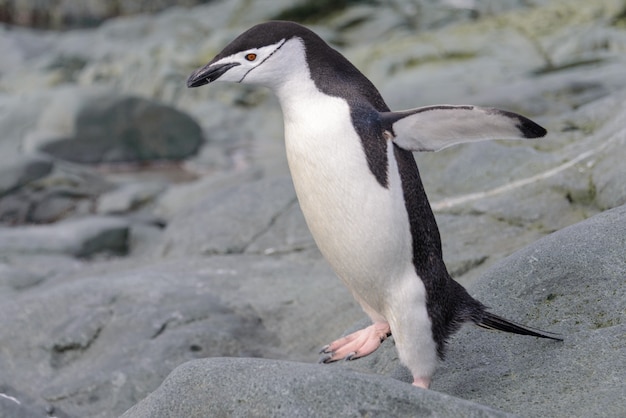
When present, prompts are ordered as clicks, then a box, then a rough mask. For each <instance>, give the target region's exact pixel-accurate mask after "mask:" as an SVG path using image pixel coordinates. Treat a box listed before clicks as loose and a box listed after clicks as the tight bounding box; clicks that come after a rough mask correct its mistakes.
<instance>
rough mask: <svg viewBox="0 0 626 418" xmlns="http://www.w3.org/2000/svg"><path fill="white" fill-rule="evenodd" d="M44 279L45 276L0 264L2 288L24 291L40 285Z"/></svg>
mask: <svg viewBox="0 0 626 418" xmlns="http://www.w3.org/2000/svg"><path fill="white" fill-rule="evenodd" d="M44 279H45V276H44V275H43V274H38V273H34V272H31V271H28V270H25V269H21V268H16V267H13V266H9V265H7V264H2V263H0V287H5V288H7V287H8V288H9V289H11V290H23V289H26V288H29V287H31V286H36V285H38V284H40V283H41V282H43V281H44Z"/></svg>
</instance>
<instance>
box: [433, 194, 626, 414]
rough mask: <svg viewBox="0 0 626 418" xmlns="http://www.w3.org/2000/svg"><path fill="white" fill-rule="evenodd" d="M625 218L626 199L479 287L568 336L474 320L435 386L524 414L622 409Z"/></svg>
mask: <svg viewBox="0 0 626 418" xmlns="http://www.w3.org/2000/svg"><path fill="white" fill-rule="evenodd" d="M624 219H626V206H621V207H619V208H616V209H613V210H610V211H607V212H604V213H601V214H599V215H596V216H594V217H593V218H590V219H589V220H587V221H584V222H581V223H579V224H576V225H573V226H571V227H568V228H565V229H563V230H561V231H558V232H556V233H554V234H551V235H549V236H547V237H545V238H542V239H541V240H539V241H537V242H535V243H533V244H532V245H530V246H528V247H526V248H524V249H523V250H520V251H518V252H516V253H515V254H514V255H512V256H511V257H509V258H507V259H505V260H503V261H502V262H500V263H498V264H497V265H496V266H494V267H493V268H492V269H490V270H489V272H488V273H487V274H486V275H485V276H484V277H483V278H482V279H481V280H480V281H478V282H477V283H476V285H475V286H474V287H472V288H471V291H472V294H473V295H474V296H476V297H477V298H478V299H479V300H481V301H482V302H484V303H485V304H487V305H488V306H491V307H492V310H493V311H494V312H497V313H500V314H502V315H504V316H506V317H508V318H510V319H514V320H517V321H519V322H522V323H526V324H528V325H532V326H535V327H538V328H542V329H547V330H551V331H556V332H559V333H561V334H562V336H563V337H564V338H565V342H564V343H554V342H550V341H544V340H537V339H534V338H527V337H517V336H509V335H502V334H493V333H490V332H484V331H479V330H478V329H475V328H470V327H466V328H465V329H464V330H463V331H462V332H460V333H459V334H458V336H457V337H456V338H455V339H454V340H453V341H452V344H450V351H449V356H448V360H447V361H446V362H445V363H444V365H443V367H442V368H441V369H440V371H439V372H438V373H437V375H436V376H435V381H434V384H433V388H434V389H435V390H440V391H443V392H445V393H449V394H451V395H455V396H459V397H461V398H465V399H471V400H473V401H476V402H480V403H484V404H487V405H491V406H493V407H495V408H501V409H503V410H507V411H511V412H515V413H518V414H523V415H524V416H536V417H539V416H559V415H563V414H565V411H567V413H566V414H567V415H570V416H579V417H588V416H599V415H602V416H615V417H617V416H623V415H624V413H626V400H625V399H626V398H624V396H623V395H624V386H623V381H622V380H623V379H622V376H624V374H625V373H626V348H625V347H624V344H623V339H624V335H626V324H624V306H626V284H625V283H626V282H625V281H624V277H626V238H625V237H626V223H625V222H624ZM478 382H480V383H478ZM583 382H584V384H583ZM529 399H532V402H529Z"/></svg>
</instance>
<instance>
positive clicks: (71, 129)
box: [25, 88, 204, 163]
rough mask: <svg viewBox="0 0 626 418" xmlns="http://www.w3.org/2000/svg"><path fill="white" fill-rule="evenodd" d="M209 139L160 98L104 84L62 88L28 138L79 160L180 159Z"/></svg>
mask: <svg viewBox="0 0 626 418" xmlns="http://www.w3.org/2000/svg"><path fill="white" fill-rule="evenodd" d="M203 142H204V139H203V135H202V128H200V126H199V125H198V124H197V123H196V122H195V121H194V120H193V119H192V118H191V117H190V116H188V115H187V114H185V113H183V112H181V111H179V110H177V109H175V108H173V107H171V106H168V105H165V104H162V103H159V102H157V101H155V100H151V99H145V98H141V97H136V96H129V95H125V94H118V93H114V92H111V91H107V90H104V89H101V88H91V89H85V88H82V89H81V88H65V89H60V90H59V91H58V92H57V94H56V97H55V100H54V102H53V103H52V104H51V105H50V106H49V107H48V108H46V110H45V111H44V112H43V113H42V115H41V117H40V119H39V122H38V124H37V128H36V129H35V130H34V131H32V132H30V133H29V134H28V135H27V137H26V139H25V149H26V150H27V151H43V152H45V153H48V154H50V155H52V156H54V157H57V158H60V159H64V160H68V161H74V162H80V163H111V162H140V161H150V160H180V159H183V158H186V157H189V156H192V155H194V154H195V153H196V152H197V151H198V148H199V147H200V145H201V144H202V143H203Z"/></svg>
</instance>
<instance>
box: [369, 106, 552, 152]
mask: <svg viewBox="0 0 626 418" xmlns="http://www.w3.org/2000/svg"><path fill="white" fill-rule="evenodd" d="M381 118H382V121H383V126H384V127H385V128H386V130H387V132H389V133H390V134H391V136H392V137H393V142H394V143H395V144H396V145H398V146H399V147H400V148H404V149H406V150H409V151H439V150H442V149H444V148H447V147H449V146H452V145H455V144H460V143H463V142H475V141H484V140H488V139H527V138H540V137H542V136H545V135H546V132H547V131H546V130H545V129H544V128H543V127H541V126H539V125H538V124H536V123H535V122H533V121H532V120H530V119H528V118H526V117H524V116H522V115H518V114H517V113H513V112H508V111H506V110H501V109H495V108H484V107H477V106H452V105H436V106H425V107H418V108H416V109H410V110H405V111H401V112H381Z"/></svg>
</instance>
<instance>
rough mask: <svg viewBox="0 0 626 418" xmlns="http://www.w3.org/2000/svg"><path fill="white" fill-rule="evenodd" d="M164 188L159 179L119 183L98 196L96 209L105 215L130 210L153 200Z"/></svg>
mask: <svg viewBox="0 0 626 418" xmlns="http://www.w3.org/2000/svg"><path fill="white" fill-rule="evenodd" d="M165 189H166V185H165V184H164V183H162V182H159V181H154V182H149V181H142V182H136V183H128V184H123V185H120V187H118V188H116V189H114V190H112V191H110V192H107V193H103V194H102V195H100V196H99V198H98V204H97V209H96V211H97V212H98V213H101V214H105V215H115V214H122V213H126V212H132V211H134V210H137V209H139V208H141V207H142V206H145V205H146V204H148V203H150V202H152V201H154V200H155V199H156V198H157V196H158V195H159V194H160V193H161V192H163V191H164V190H165Z"/></svg>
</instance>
